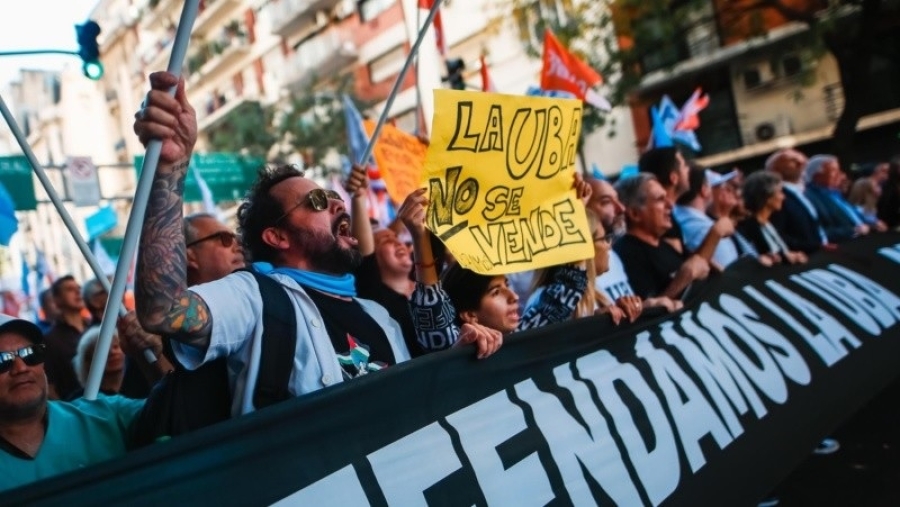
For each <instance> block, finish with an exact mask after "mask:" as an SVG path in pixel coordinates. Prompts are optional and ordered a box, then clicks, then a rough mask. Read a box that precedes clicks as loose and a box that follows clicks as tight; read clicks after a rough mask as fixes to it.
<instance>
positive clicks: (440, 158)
mask: <svg viewBox="0 0 900 507" xmlns="http://www.w3.org/2000/svg"><path fill="white" fill-rule="evenodd" d="M435 117H436V118H440V119H441V121H436V122H435V123H434V125H435V128H434V132H433V135H432V138H431V145H430V147H429V149H428V154H427V156H426V160H425V175H424V181H423V183H422V185H421V186H424V187H426V188H427V189H428V197H429V201H430V203H429V207H428V213H427V217H426V225H427V226H428V228H429V229H430V230H431V231H432V232H433V233H434V234H435V235H437V236H438V237H440V239H441V240H442V241H443V242H444V243H446V245H447V247H448V248H449V249H450V251H451V252H452V253H453V255H454V256H455V257H456V258H457V260H458V261H459V262H460V264H462V266H463V267H466V268H469V269H471V270H473V271H475V272H478V273H481V274H489V275H497V274H505V273H511V272H515V271H523V270H527V269H534V268H539V267H545V266H551V265H555V264H563V263H567V262H572V261H577V260H581V259H586V258H590V257H593V254H594V252H593V243H592V241H591V235H590V231H589V229H588V225H587V218H586V216H585V211H584V206H583V205H582V204H581V203H579V202H578V200H579V198H582V197H584V192H585V190H583V189H582V188H581V187H578V186H577V184H576V188H575V189H573V185H572V180H573V177H574V176H573V173H574V172H575V154H576V150H577V144H578V139H579V135H580V133H581V103H580V102H579V101H576V100H567V99H548V98H543V97H522V96H513V95H501V94H494V93H473V92H461V91H453V90H435ZM576 181H577V180H576ZM582 183H583V182H582ZM583 186H587V185H582V187H583ZM587 187H588V188H590V187H589V186H587ZM576 190H577V192H576Z"/></svg>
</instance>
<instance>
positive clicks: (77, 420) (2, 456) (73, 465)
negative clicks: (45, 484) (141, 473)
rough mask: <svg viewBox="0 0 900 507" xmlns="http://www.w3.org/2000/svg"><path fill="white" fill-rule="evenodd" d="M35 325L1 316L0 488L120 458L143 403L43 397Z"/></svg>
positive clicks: (38, 336) (40, 339)
mask: <svg viewBox="0 0 900 507" xmlns="http://www.w3.org/2000/svg"><path fill="white" fill-rule="evenodd" d="M44 359H45V346H44V343H43V337H42V336H41V331H40V329H38V327H37V326H36V325H34V324H32V323H31V322H28V321H25V320H21V319H17V318H15V317H11V316H9V315H0V490H3V489H10V488H14V487H17V486H21V485H24V484H27V483H30V482H34V481H36V480H39V479H43V478H45V477H50V476H53V475H57V474H60V473H63V472H67V471H70V470H77V469H80V468H83V467H86V466H88V465H91V464H94V463H97V462H100V461H103V460H107V459H111V458H114V457H117V456H121V455H123V454H124V453H125V450H126V437H127V435H128V429H129V426H130V425H131V422H132V421H133V420H134V418H135V416H136V415H137V413H138V411H139V410H140V409H141V407H142V406H143V401H138V400H129V399H127V398H124V397H121V396H104V395H100V396H99V397H98V398H97V399H96V400H94V401H85V400H83V399H79V400H77V401H75V402H72V403H66V402H60V401H47V395H48V384H47V376H46V375H45V372H44V364H43V362H44Z"/></svg>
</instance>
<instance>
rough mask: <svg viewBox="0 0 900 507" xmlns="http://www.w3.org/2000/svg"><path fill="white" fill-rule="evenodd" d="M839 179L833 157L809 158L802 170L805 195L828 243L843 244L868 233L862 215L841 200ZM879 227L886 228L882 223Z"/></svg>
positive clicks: (844, 200)
mask: <svg viewBox="0 0 900 507" xmlns="http://www.w3.org/2000/svg"><path fill="white" fill-rule="evenodd" d="M842 176H843V173H842V172H841V167H840V163H839V162H838V159H837V157H835V156H833V155H816V156H814V157H812V158H811V159H809V162H808V163H807V164H806V169H805V170H804V171H803V179H804V182H805V183H806V191H805V196H806V198H807V199H808V200H809V202H811V203H812V205H813V207H815V209H816V214H817V215H818V216H819V223H820V224H821V225H822V228H823V229H824V230H825V234H826V236H828V241H829V242H831V243H843V242H844V241H847V240H850V239H852V238H855V237H857V236H863V235H865V234H868V233H869V231H870V230H871V228H870V227H869V226H868V225H867V224H866V221H865V219H864V218H863V216H862V214H861V213H859V211H857V210H856V208H855V207H854V206H853V205H852V204H850V203H849V202H848V201H847V200H846V199H844V196H843V194H842V193H841V190H840V188H841V180H842V179H843V178H842ZM879 228H880V230H885V229H886V227H883V224H881V225H880V226H879Z"/></svg>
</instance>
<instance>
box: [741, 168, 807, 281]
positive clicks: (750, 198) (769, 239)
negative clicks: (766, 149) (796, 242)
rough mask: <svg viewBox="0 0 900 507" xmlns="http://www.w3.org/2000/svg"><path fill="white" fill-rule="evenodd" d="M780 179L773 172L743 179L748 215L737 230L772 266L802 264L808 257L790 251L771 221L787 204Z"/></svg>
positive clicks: (742, 190) (758, 173) (759, 173)
mask: <svg viewBox="0 0 900 507" xmlns="http://www.w3.org/2000/svg"><path fill="white" fill-rule="evenodd" d="M782 186H783V185H782V182H781V176H779V175H778V173H773V172H771V171H757V172H755V173H753V174H751V175H750V176H748V177H747V178H746V179H745V180H744V185H743V187H742V189H741V193H742V195H743V197H744V207H745V208H746V209H747V212H748V213H749V215H748V216H747V218H745V219H743V220H742V221H741V222H740V223H738V226H737V230H738V232H739V233H741V235H743V236H744V237H745V238H747V239H748V240H749V241H750V242H751V243H753V246H754V247H756V250H757V251H758V252H759V255H760V258H764V259H766V260H768V261H771V262H772V263H780V262H784V263H788V264H802V263H805V262H806V261H807V257H806V254H804V253H803V252H795V251H792V250H791V249H790V248H788V246H787V244H786V243H785V242H784V239H782V238H781V235H780V234H778V231H777V230H776V229H775V226H773V225H772V224H771V222H770V221H769V218H770V217H771V216H772V213H774V212H776V211H778V210H780V209H781V206H782V204H784V191H783V189H782ZM764 262H765V261H764Z"/></svg>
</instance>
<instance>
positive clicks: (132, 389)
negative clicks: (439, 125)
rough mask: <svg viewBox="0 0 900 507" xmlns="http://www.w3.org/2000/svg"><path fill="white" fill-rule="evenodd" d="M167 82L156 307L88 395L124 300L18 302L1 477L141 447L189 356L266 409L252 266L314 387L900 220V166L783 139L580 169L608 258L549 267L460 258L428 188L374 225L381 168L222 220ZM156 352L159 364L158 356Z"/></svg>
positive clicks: (149, 134)
mask: <svg viewBox="0 0 900 507" xmlns="http://www.w3.org/2000/svg"><path fill="white" fill-rule="evenodd" d="M151 86H152V89H151V91H150V93H149V94H148V96H147V100H146V101H145V103H144V105H143V107H142V109H141V110H140V111H139V112H138V114H136V115H135V125H134V130H135V133H136V134H137V135H138V137H139V138H140V140H141V142H143V143H145V144H146V143H148V142H149V141H151V140H161V141H162V150H161V156H160V163H159V167H158V169H157V171H156V173H155V176H154V182H153V195H152V197H151V199H150V201H149V203H148V207H147V211H146V218H145V223H144V226H143V230H142V234H141V239H140V248H139V254H138V262H137V271H136V277H135V305H136V309H135V311H132V312H129V313H128V314H126V315H124V316H122V317H120V318H119V321H118V322H117V324H118V325H117V330H118V332H117V335H116V336H115V337H114V340H113V345H112V347H111V350H110V353H109V355H108V359H107V362H106V365H105V368H104V370H103V374H102V380H101V383H100V391H101V394H100V395H99V396H98V397H97V399H96V400H85V399H84V398H83V397H82V394H83V392H84V388H85V383H86V379H87V376H88V372H89V370H90V363H91V360H92V357H93V351H94V348H95V347H96V344H97V340H98V336H99V326H98V324H99V320H100V319H101V318H102V315H103V309H104V307H105V305H106V303H107V298H108V294H107V292H106V290H105V289H104V287H103V284H101V283H100V281H99V280H91V281H88V282H86V283H84V285H81V284H80V283H79V282H78V281H77V280H75V279H74V278H73V277H71V276H65V277H62V278H59V279H58V280H56V281H55V282H54V283H53V285H52V286H51V288H50V289H49V290H48V291H47V293H45V294H42V295H41V305H42V309H43V312H42V314H43V317H42V320H41V321H40V322H37V323H31V322H27V321H24V320H21V319H17V318H14V317H10V316H0V490H2V489H8V488H12V487H16V486H19V485H22V484H25V483H28V482H31V481H34V480H37V479H40V478H44V477H48V476H52V475H55V474H58V473H62V472H65V471H68V470H73V469H77V468H80V467H83V466H86V465H89V464H91V463H95V462H98V461H101V460H105V459H109V458H112V457H115V456H118V455H122V454H124V453H125V452H126V451H127V449H129V447H130V444H129V438H130V433H129V430H130V427H131V424H132V421H133V420H134V419H135V418H136V417H138V415H139V414H140V411H141V410H142V407H143V405H144V402H143V399H145V398H146V397H147V396H148V393H149V392H150V389H151V387H152V385H153V384H154V383H155V382H156V381H157V380H158V379H160V378H162V377H163V376H165V375H166V374H167V373H168V372H170V371H172V370H173V369H174V367H173V365H181V366H182V367H184V368H187V369H195V368H198V367H200V366H201V365H204V364H208V363H210V362H212V361H216V360H218V359H224V360H225V361H226V362H227V364H228V370H229V378H228V389H229V391H230V392H229V394H230V396H231V399H232V400H233V401H232V406H231V415H232V416H240V415H242V414H246V413H249V412H252V411H254V410H256V409H257V406H256V405H255V403H254V393H255V385H256V383H257V380H258V378H259V365H260V363H259V349H260V345H261V341H262V340H263V337H264V336H265V334H264V333H265V330H264V328H263V322H264V319H263V307H264V305H265V301H264V300H263V297H262V295H261V293H260V289H259V287H258V284H257V281H256V278H255V275H254V274H253V273H251V272H250V271H249V270H254V271H256V272H257V273H262V274H265V275H268V276H270V277H271V278H273V279H275V280H276V281H277V282H278V284H280V286H281V288H282V289H283V290H284V291H285V292H286V294H287V295H288V297H289V299H290V301H291V305H292V307H293V308H294V311H295V314H296V315H295V317H296V329H297V337H296V346H295V356H294V359H293V370H292V372H291V375H290V380H289V385H288V386H287V390H288V392H289V394H290V395H291V396H301V395H303V394H306V393H310V392H313V391H316V390H318V389H322V388H325V387H328V386H331V385H334V384H337V383H340V382H343V381H346V380H350V379H353V378H355V377H358V376H361V375H366V374H370V373H372V372H376V371H378V370H381V369H383V368H385V367H389V366H390V365H393V364H397V363H400V362H403V361H407V360H410V359H413V358H415V357H418V356H422V355H425V354H429V353H434V352H438V351H442V350H446V349H449V348H452V347H456V346H460V345H467V344H474V347H473V348H474V349H475V354H476V356H477V357H478V358H479V359H484V358H487V357H488V356H490V355H491V354H493V353H495V352H496V351H497V350H498V349H499V348H500V347H501V346H502V344H503V340H504V337H505V336H507V335H508V334H510V333H513V332H516V331H520V330H524V329H530V328H536V327H541V326H546V325H549V324H553V323H556V322H561V321H565V320H569V319H577V318H589V317H590V318H597V320H598V322H599V321H600V320H601V319H608V322H607V323H606V324H605V326H608V327H602V329H605V330H609V329H621V328H623V327H626V326H629V325H632V324H634V323H636V322H638V321H639V320H640V318H641V316H642V315H643V314H645V312H648V309H649V308H653V309H654V310H653V311H654V312H655V313H656V314H660V313H664V312H676V311H678V310H679V309H681V308H682V307H683V305H684V304H685V302H686V301H687V300H689V299H690V297H691V295H692V293H694V292H695V289H696V288H698V287H700V286H702V284H703V283H705V281H707V280H709V279H711V278H713V277H716V276H718V275H719V274H720V273H722V272H723V271H727V270H729V269H732V266H735V265H738V264H740V263H756V264H758V265H761V266H766V267H769V266H773V265H777V264H784V263H787V264H802V263H805V262H807V260H808V258H809V255H811V254H813V253H815V252H816V251H817V250H819V249H823V248H824V249H829V248H833V247H834V245H835V244H836V243H840V242H843V241H847V240H849V239H851V238H854V237H857V236H860V235H865V234H871V233H874V232H877V231H884V230H887V229H888V228H889V227H897V226H898V225H900V160H894V161H892V162H890V163H885V164H879V165H877V166H875V167H874V168H873V169H872V171H871V172H870V174H867V175H865V177H864V178H860V179H859V180H857V181H856V182H855V183H853V185H852V189H851V188H850V185H849V184H848V181H847V178H846V176H845V173H844V172H843V171H842V170H841V169H840V165H839V161H838V159H837V158H835V157H833V156H830V155H816V156H813V157H811V158H810V159H807V157H806V156H805V155H804V154H802V153H801V152H799V151H797V150H794V149H784V150H779V151H777V152H775V153H774V154H772V155H771V156H770V157H769V159H768V160H767V161H766V164H765V167H764V168H761V169H760V170H759V171H756V172H753V173H752V174H749V175H744V174H742V173H741V172H740V171H737V170H734V171H731V172H728V173H724V174H723V173H719V172H715V171H711V170H709V169H705V168H701V167H693V166H691V164H689V163H688V161H686V160H685V158H684V157H683V156H682V154H681V153H680V152H679V151H678V150H677V149H676V148H655V149H651V150H648V151H647V152H645V153H644V154H643V155H642V156H641V157H640V160H639V164H638V166H639V169H640V171H639V173H638V174H637V175H633V176H628V177H621V178H619V179H618V180H617V181H615V182H613V181H608V180H605V179H598V178H589V179H587V180H585V179H583V177H582V176H581V175H578V174H576V176H575V177H574V178H573V181H572V187H573V189H574V191H575V194H576V195H577V196H578V198H579V199H581V201H582V202H583V204H584V207H585V209H586V211H587V216H588V222H589V225H590V232H591V236H592V239H593V247H594V254H593V255H592V256H591V257H589V258H585V259H581V260H578V261H576V262H572V263H567V264H564V265H558V266H551V267H547V268H542V269H539V270H536V271H534V272H523V273H516V274H514V275H510V276H487V275H481V274H478V273H475V272H473V271H471V270H468V269H466V268H463V267H462V266H461V265H459V264H458V263H456V262H454V260H453V257H452V255H451V253H450V252H448V251H446V249H445V248H444V247H443V245H442V244H441V242H440V241H438V240H436V238H435V237H433V236H432V235H431V233H430V232H429V231H428V230H427V229H426V228H425V215H426V209H427V207H428V199H427V195H426V193H425V191H424V189H420V190H417V191H414V192H413V193H411V194H410V195H409V196H408V197H407V198H406V200H405V201H404V202H403V203H402V205H401V206H400V208H399V211H398V214H397V219H396V220H395V222H394V223H391V224H390V225H389V226H386V227H381V226H379V225H378V224H377V223H373V222H372V221H370V220H369V219H368V218H367V217H368V216H369V210H368V209H367V206H368V197H367V196H368V193H367V188H366V187H367V184H368V183H367V176H366V171H365V169H364V168H362V167H354V169H353V171H352V173H351V175H350V177H349V179H348V181H346V182H345V189H344V190H345V191H346V195H348V196H349V199H350V202H344V200H343V199H342V198H341V194H339V193H338V192H336V191H334V190H330V189H323V188H321V187H320V186H319V185H318V184H317V183H315V182H314V181H313V180H311V179H308V178H306V177H304V174H303V172H302V171H301V170H299V169H297V168H296V167H294V166H278V167H275V168H267V169H265V170H263V171H261V172H260V174H259V178H258V180H257V181H256V183H255V184H254V186H253V187H252V188H251V189H250V190H249V191H248V194H247V197H246V198H245V200H244V201H243V203H242V204H241V205H240V207H239V209H238V213H237V222H238V229H237V232H235V231H233V230H231V229H230V228H229V227H228V226H227V225H226V224H224V223H222V222H221V221H219V220H218V219H217V218H216V217H215V216H212V215H206V214H197V215H191V216H187V217H185V216H183V209H184V201H183V190H184V179H185V176H186V171H187V168H188V166H187V163H188V160H189V159H190V156H191V153H192V150H193V148H194V144H195V142H196V133H197V124H196V115H195V114H194V110H193V109H192V107H191V105H190V104H189V103H188V102H187V100H186V96H185V93H184V84H183V82H179V80H177V79H176V78H175V77H173V76H172V75H170V74H167V73H155V74H153V75H152V76H151ZM173 86H177V92H176V93H175V95H174V96H170V95H169V94H168V93H167V91H168V90H169V89H170V88H171V87H173ZM351 217H352V218H353V220H351ZM403 238H408V239H406V240H404V239H403ZM688 302H689V301H688ZM596 316H600V317H596ZM164 345H165V346H164ZM147 349H149V350H150V351H152V354H151V356H153V357H155V358H156V361H155V362H153V363H148V362H147V360H146V359H144V357H145V353H144V351H145V350H147Z"/></svg>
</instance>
